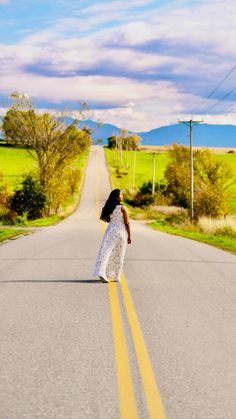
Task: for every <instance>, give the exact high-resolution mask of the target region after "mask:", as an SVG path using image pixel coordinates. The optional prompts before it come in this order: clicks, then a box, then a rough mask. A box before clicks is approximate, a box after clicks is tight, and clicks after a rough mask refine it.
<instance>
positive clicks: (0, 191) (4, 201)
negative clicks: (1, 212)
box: [0, 172, 10, 207]
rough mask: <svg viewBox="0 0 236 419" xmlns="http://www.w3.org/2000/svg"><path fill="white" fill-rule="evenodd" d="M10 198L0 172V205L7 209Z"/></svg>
mask: <svg viewBox="0 0 236 419" xmlns="http://www.w3.org/2000/svg"><path fill="white" fill-rule="evenodd" d="M9 198H10V193H9V190H8V185H7V182H6V180H5V179H4V176H3V174H2V173H1V172H0V205H1V206H4V207H7V206H8V202H9Z"/></svg>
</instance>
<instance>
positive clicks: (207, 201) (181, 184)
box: [165, 144, 232, 219]
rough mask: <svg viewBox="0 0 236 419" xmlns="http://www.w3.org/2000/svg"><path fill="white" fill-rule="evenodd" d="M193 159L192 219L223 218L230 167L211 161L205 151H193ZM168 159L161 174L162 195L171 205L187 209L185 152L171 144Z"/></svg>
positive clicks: (180, 147) (187, 171)
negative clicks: (163, 173)
mask: <svg viewBox="0 0 236 419" xmlns="http://www.w3.org/2000/svg"><path fill="white" fill-rule="evenodd" d="M193 156H194V160H193V166H194V207H195V209H194V216H195V218H196V219H197V218H198V217H199V216H201V215H207V216H211V217H218V216H220V215H222V214H226V213H227V211H228V207H227V205H228V193H227V187H228V186H229V183H230V181H231V177H232V170H231V168H230V166H229V165H228V164H227V163H226V162H225V161H223V160H222V161H218V160H215V159H214V158H213V156H212V155H211V154H210V152H209V151H208V150H195V151H194V152H193ZM169 157H170V160H169V163H168V165H167V168H166V170H165V178H166V180H167V183H168V186H167V190H166V194H167V195H169V196H171V197H172V204H173V205H178V206H181V207H184V208H189V204H190V191H189V189H190V188H189V183H190V182H189V176H190V175H189V149H188V147H185V146H179V145H177V144H173V146H172V148H171V150H170V151H169Z"/></svg>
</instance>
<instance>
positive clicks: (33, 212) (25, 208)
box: [10, 174, 46, 220]
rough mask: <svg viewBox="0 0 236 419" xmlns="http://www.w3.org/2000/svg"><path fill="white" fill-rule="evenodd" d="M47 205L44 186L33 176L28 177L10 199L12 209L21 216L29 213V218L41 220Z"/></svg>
mask: <svg viewBox="0 0 236 419" xmlns="http://www.w3.org/2000/svg"><path fill="white" fill-rule="evenodd" d="M45 204H46V197H45V194H44V191H43V188H42V186H41V185H40V183H39V182H37V180H35V179H34V178H33V176H32V175H30V174H29V175H27V176H26V177H25V179H24V180H23V182H22V187H21V188H20V189H16V190H15V192H14V193H13V195H12V196H11V198H10V208H11V209H12V210H14V211H16V212H17V213H18V214H19V215H22V214H24V213H27V218H29V219H30V220H34V219H36V218H39V217H40V216H41V214H42V211H43V209H44V207H45Z"/></svg>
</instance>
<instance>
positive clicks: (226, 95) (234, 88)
mask: <svg viewBox="0 0 236 419" xmlns="http://www.w3.org/2000/svg"><path fill="white" fill-rule="evenodd" d="M235 90H236V86H234V87H233V89H231V90H230V91H229V92H227V93H226V94H225V95H224V96H223V97H222V98H221V99H219V100H218V101H217V102H216V103H214V104H213V105H211V106H209V108H207V109H205V111H204V113H206V112H208V111H209V110H211V109H213V108H214V107H215V106H217V105H218V104H219V103H220V102H222V101H223V100H224V99H226V98H227V97H228V96H230V95H231V93H233V92H234V91H235Z"/></svg>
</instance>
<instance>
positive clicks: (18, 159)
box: [0, 145, 88, 240]
mask: <svg viewBox="0 0 236 419" xmlns="http://www.w3.org/2000/svg"><path fill="white" fill-rule="evenodd" d="M87 156H88V153H87V152H86V153H84V154H82V155H78V157H77V159H76V161H75V163H74V164H75V166H77V167H79V168H80V170H81V173H82V176H81V178H80V181H79V184H78V192H76V193H75V194H74V195H73V197H70V198H69V199H68V200H67V201H66V202H64V204H63V205H61V208H60V213H59V214H53V215H50V216H48V217H44V218H40V219H38V220H34V221H24V223H23V224H24V225H27V226H45V225H51V224H55V223H56V222H58V221H60V220H61V219H63V218H65V217H67V216H68V215H69V214H71V213H72V212H73V211H74V210H75V208H76V206H77V205H78V202H79V199H80V188H81V185H82V182H83V179H84V173H85V166H86V162H87ZM35 167H36V161H35V160H34V159H33V157H31V156H30V155H29V153H28V152H27V151H26V150H24V149H23V148H17V147H7V146H3V145H0V173H2V174H3V175H4V179H5V180H6V181H7V183H8V188H9V191H10V192H13V191H14V189H15V188H16V187H17V186H19V185H20V183H21V181H22V179H23V176H24V175H25V174H27V173H28V172H29V171H31V170H33V169H34V168H35ZM0 224H2V222H1V223H0ZM16 234H18V233H16ZM16 234H14V235H16ZM8 235H10V233H9V232H7V236H6V238H7V237H8ZM1 237H2V240H4V237H5V236H4V233H3V230H2V231H1Z"/></svg>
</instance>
